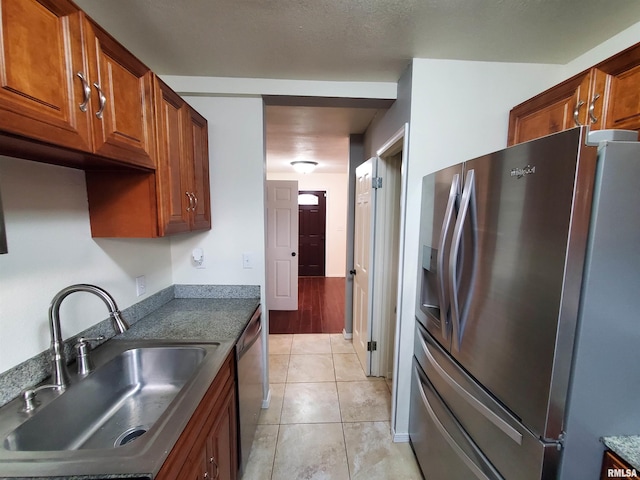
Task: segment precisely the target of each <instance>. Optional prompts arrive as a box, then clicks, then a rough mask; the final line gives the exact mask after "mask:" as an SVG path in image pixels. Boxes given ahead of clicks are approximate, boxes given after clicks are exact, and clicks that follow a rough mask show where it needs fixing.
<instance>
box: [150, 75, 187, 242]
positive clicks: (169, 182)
mask: <svg viewBox="0 0 640 480" xmlns="http://www.w3.org/2000/svg"><path fill="white" fill-rule="evenodd" d="M155 93H156V122H157V126H158V165H157V170H156V171H157V174H158V184H159V185H158V193H159V194H158V209H159V211H160V219H161V220H160V235H161V236H162V235H168V234H172V233H179V232H187V231H189V230H190V228H191V227H190V214H191V209H192V204H193V201H192V200H191V199H190V197H189V196H188V195H187V192H190V183H191V182H190V181H189V175H188V163H189V161H188V159H187V158H186V157H187V155H186V154H185V141H184V136H185V133H186V127H185V107H186V105H185V103H184V101H183V100H182V99H181V98H180V97H179V96H178V95H177V94H176V93H175V92H174V91H173V90H171V89H170V88H169V87H168V86H167V85H165V84H164V83H163V82H161V81H160V80H158V79H156V92H155Z"/></svg>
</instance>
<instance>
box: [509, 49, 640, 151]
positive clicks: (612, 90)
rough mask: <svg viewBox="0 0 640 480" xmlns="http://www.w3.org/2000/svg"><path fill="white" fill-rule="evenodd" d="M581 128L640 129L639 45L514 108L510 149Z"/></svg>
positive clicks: (510, 126) (510, 131)
mask: <svg viewBox="0 0 640 480" xmlns="http://www.w3.org/2000/svg"><path fill="white" fill-rule="evenodd" d="M580 125H589V126H590V128H591V129H592V130H599V129H604V128H619V129H628V130H640V44H638V45H635V46H633V47H631V48H628V49H627V50H624V51H622V52H620V53H619V54H617V55H614V56H613V57H611V58H609V59H607V60H605V61H603V62H601V63H599V64H598V65H595V66H594V67H592V68H591V69H589V70H587V71H585V72H582V73H580V74H578V75H576V76H574V77H572V78H570V79H568V80H566V81H564V82H562V83H561V84H559V85H556V86H554V87H552V88H550V89H548V90H546V91H545V92H542V93H541V94H539V95H537V96H535V97H533V98H531V99H529V100H527V101H526V102H523V103H521V104H520V105H518V106H516V107H514V108H513V109H512V110H511V112H510V114H509V135H508V145H514V144H516V143H521V142H526V141H528V140H533V139H534V138H538V137H541V136H544V135H549V134H551V133H555V132H559V131H562V130H566V129H568V128H572V127H575V126H580Z"/></svg>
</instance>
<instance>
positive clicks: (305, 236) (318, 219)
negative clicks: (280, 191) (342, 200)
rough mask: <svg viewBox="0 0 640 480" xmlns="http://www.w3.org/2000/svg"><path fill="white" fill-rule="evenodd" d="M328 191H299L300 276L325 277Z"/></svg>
mask: <svg viewBox="0 0 640 480" xmlns="http://www.w3.org/2000/svg"><path fill="white" fill-rule="evenodd" d="M326 204H327V192H326V191H318V190H300V192H298V210H299V221H298V224H299V240H298V252H299V259H298V276H300V277H324V275H325V260H326V254H325V251H326V242H325V239H326V236H325V235H326V221H327V213H326V212H327V206H326Z"/></svg>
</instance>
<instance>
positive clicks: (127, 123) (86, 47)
mask: <svg viewBox="0 0 640 480" xmlns="http://www.w3.org/2000/svg"><path fill="white" fill-rule="evenodd" d="M0 17H1V21H2V28H1V29H0V32H1V36H0V62H1V64H0V67H1V70H0V133H2V134H3V135H7V136H9V137H10V138H9V140H8V141H7V142H4V141H3V142H0V145H2V147H0V153H3V154H8V155H14V156H24V157H25V158H33V159H38V160H40V161H49V162H50V163H57V164H62V165H67V166H73V167H81V168H90V167H93V166H104V165H109V164H118V165H125V166H134V167H142V168H148V169H153V168H155V158H154V154H155V152H154V145H155V140H154V129H153V104H152V79H153V77H152V73H151V71H150V70H149V69H148V68H147V67H146V66H145V65H144V64H142V62H140V61H139V60H138V59H136V58H135V57H134V56H133V55H132V54H131V53H129V52H128V51H127V50H126V49H125V48H124V47H123V46H122V45H120V44H119V43H117V42H116V41H115V40H114V39H113V38H112V37H111V36H110V35H109V34H107V33H106V32H105V31H104V30H102V29H101V28H100V27H99V26H98V25H96V24H95V23H94V22H92V21H91V20H90V19H88V18H87V17H86V16H85V15H84V13H83V12H82V11H81V10H79V9H78V7H77V6H76V5H75V4H73V3H72V2H70V1H68V0H0ZM5 144H6V148H5V146H4V145H5ZM47 145H50V146H51V147H57V148H66V149H70V153H69V155H67V156H65V155H62V154H61V153H60V151H59V150H57V148H51V149H50V150H49V149H47V148H45V147H46V146H47ZM109 160H112V161H113V162H109Z"/></svg>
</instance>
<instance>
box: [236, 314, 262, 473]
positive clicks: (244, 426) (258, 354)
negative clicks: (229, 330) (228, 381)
mask: <svg viewBox="0 0 640 480" xmlns="http://www.w3.org/2000/svg"><path fill="white" fill-rule="evenodd" d="M261 312H262V311H261V309H260V307H258V308H257V309H256V311H255V312H254V314H253V316H252V317H251V320H250V321H249V323H248V324H247V326H246V328H245V329H244V332H243V333H242V335H241V336H240V339H239V340H238V343H236V362H237V365H238V368H237V372H238V373H237V375H238V381H237V382H236V384H237V386H238V423H239V431H240V435H239V448H240V454H239V458H240V473H241V474H242V473H243V472H244V470H245V467H246V465H247V460H248V459H249V453H250V452H251V444H252V443H253V437H254V435H255V433H256V428H257V426H258V416H259V415H260V410H261V408H262V373H263V370H264V361H263V355H262V354H263V351H262V335H261V334H262V315H261Z"/></svg>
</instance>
